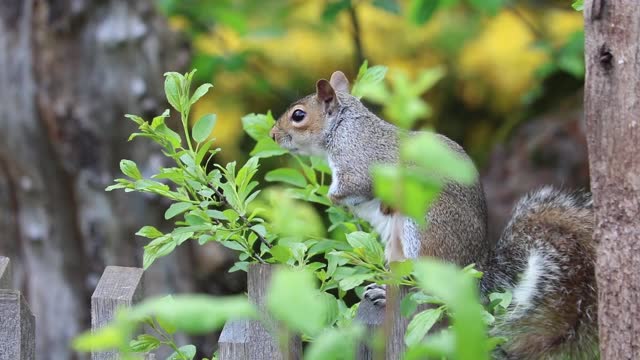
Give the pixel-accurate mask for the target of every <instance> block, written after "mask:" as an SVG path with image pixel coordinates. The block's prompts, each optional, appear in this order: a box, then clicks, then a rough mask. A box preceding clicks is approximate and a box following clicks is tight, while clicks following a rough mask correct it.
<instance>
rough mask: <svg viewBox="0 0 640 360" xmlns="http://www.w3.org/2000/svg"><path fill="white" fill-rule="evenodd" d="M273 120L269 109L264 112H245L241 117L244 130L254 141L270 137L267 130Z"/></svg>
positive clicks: (272, 123) (273, 122)
mask: <svg viewBox="0 0 640 360" xmlns="http://www.w3.org/2000/svg"><path fill="white" fill-rule="evenodd" d="M275 122H276V121H275V119H274V118H273V116H272V115H271V112H270V111H269V112H268V113H266V114H247V115H245V116H243V117H242V127H243V128H244V131H245V132H246V133H247V134H249V136H250V137H251V138H252V139H253V140H256V141H260V140H261V139H264V138H268V139H270V138H269V132H270V131H271V128H272V127H273V125H274V124H275Z"/></svg>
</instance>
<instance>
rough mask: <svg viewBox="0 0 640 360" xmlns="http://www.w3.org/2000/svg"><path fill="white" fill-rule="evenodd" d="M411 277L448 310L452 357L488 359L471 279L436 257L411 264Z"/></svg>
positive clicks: (481, 311)
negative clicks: (412, 270) (453, 349)
mask: <svg viewBox="0 0 640 360" xmlns="http://www.w3.org/2000/svg"><path fill="white" fill-rule="evenodd" d="M414 269H415V271H414V276H415V277H416V279H417V280H418V284H419V286H420V287H421V288H422V289H424V290H425V291H427V292H428V293H429V294H433V295H435V296H437V297H440V298H441V299H442V300H444V301H445V303H446V305H447V307H448V308H449V309H451V317H452V319H453V332H454V334H455V342H456V344H464V346H456V349H455V358H456V359H461V360H473V359H479V360H482V359H488V358H489V354H488V351H489V344H488V342H487V333H486V325H485V322H484V317H483V311H484V309H483V308H482V306H481V305H480V300H479V295H478V287H477V284H476V283H475V281H474V279H473V278H472V277H471V276H469V275H467V274H465V273H463V272H462V271H460V270H458V269H457V268H456V266H455V265H452V264H446V263H442V262H440V261H437V260H422V261H418V262H416V263H415V264H414Z"/></svg>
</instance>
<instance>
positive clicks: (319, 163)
mask: <svg viewBox="0 0 640 360" xmlns="http://www.w3.org/2000/svg"><path fill="white" fill-rule="evenodd" d="M309 160H311V167H312V168H313V169H314V170H317V171H320V172H321V173H324V174H328V175H331V168H329V163H328V162H327V160H326V159H323V158H321V157H318V156H310V157H309Z"/></svg>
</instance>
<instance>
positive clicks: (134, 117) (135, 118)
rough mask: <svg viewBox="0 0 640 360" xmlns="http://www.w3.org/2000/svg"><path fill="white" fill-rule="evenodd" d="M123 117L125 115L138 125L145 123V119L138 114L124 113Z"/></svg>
mask: <svg viewBox="0 0 640 360" xmlns="http://www.w3.org/2000/svg"><path fill="white" fill-rule="evenodd" d="M124 117H126V118H127V119H129V120H131V121H133V122H135V123H136V124H138V125H142V124H145V123H146V121H144V119H143V118H141V117H140V116H138V115H131V114H125V115H124Z"/></svg>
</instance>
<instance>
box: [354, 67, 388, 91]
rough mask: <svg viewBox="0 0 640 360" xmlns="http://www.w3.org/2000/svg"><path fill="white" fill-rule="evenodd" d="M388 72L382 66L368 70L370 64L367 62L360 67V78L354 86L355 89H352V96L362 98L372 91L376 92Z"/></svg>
mask: <svg viewBox="0 0 640 360" xmlns="http://www.w3.org/2000/svg"><path fill="white" fill-rule="evenodd" d="M387 70H388V69H387V67H386V66H382V65H376V66H373V67H371V68H368V62H367V61H366V60H365V61H364V62H363V63H362V65H361V66H360V70H359V71H358V77H357V78H356V81H355V83H354V84H353V88H351V95H353V96H355V97H357V98H361V97H363V96H367V95H368V94H370V93H371V92H372V91H376V90H377V89H376V87H377V86H378V85H380V84H382V81H383V80H384V77H385V76H386V74H387Z"/></svg>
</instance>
